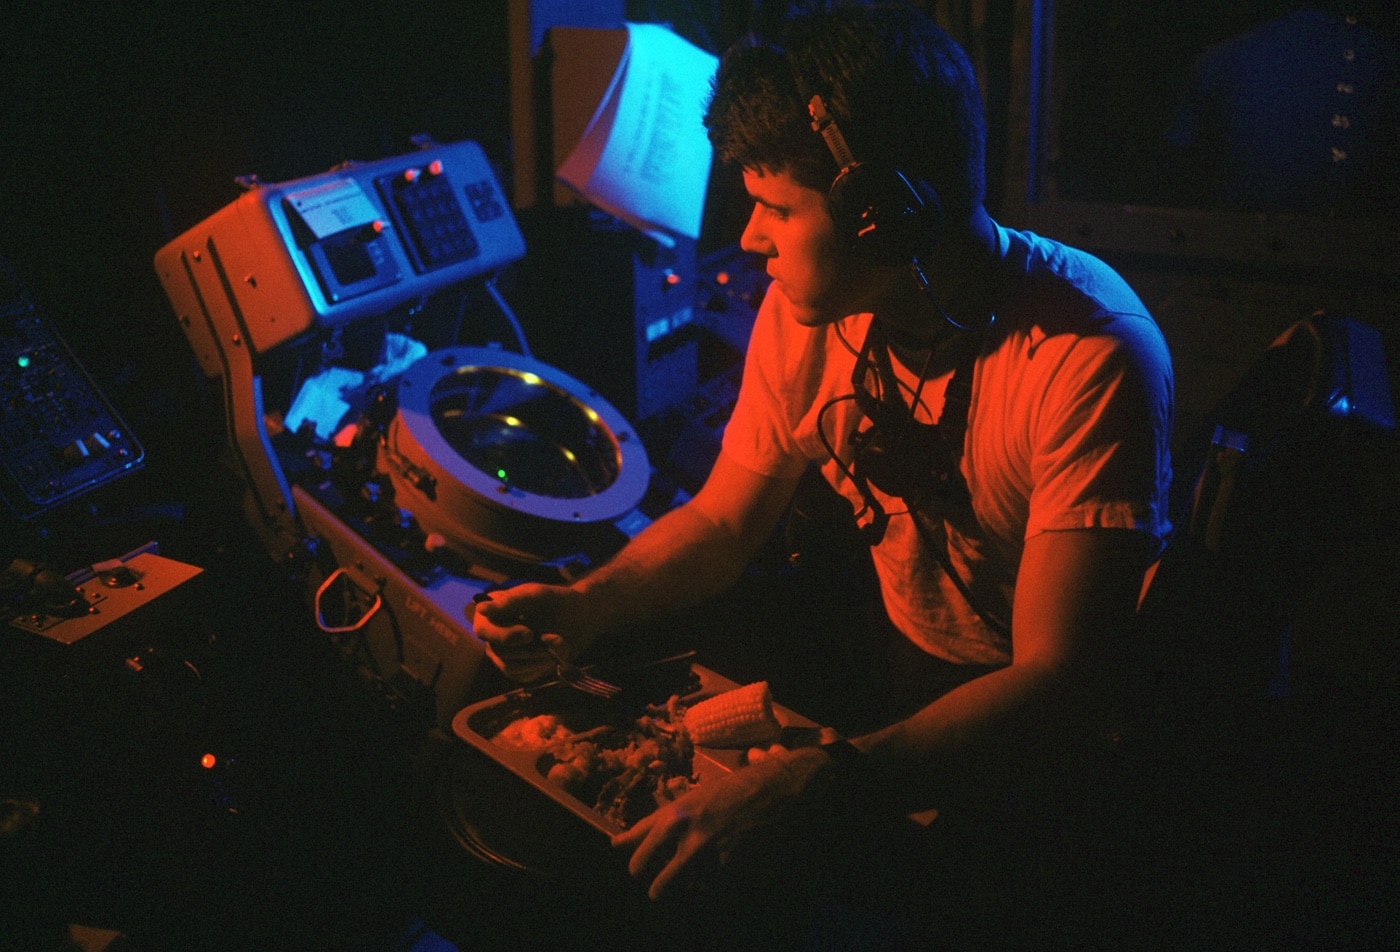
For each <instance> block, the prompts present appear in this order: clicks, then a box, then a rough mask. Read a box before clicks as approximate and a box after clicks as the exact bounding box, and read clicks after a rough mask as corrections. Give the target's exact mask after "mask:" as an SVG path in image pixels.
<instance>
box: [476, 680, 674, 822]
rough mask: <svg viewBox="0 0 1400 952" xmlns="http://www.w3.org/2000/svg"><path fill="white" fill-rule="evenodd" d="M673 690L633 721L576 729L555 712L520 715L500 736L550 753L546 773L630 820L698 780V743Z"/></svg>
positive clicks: (509, 743)
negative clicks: (688, 729)
mask: <svg viewBox="0 0 1400 952" xmlns="http://www.w3.org/2000/svg"><path fill="white" fill-rule="evenodd" d="M682 716H683V708H682V707H681V705H680V702H679V700H678V699H677V698H676V697H675V696H674V695H673V696H672V697H671V698H670V699H669V700H668V701H667V702H666V703H665V704H664V705H651V706H648V708H647V709H646V712H645V713H644V714H643V715H642V716H640V717H638V718H637V719H636V720H634V721H633V722H631V723H628V724H604V725H601V726H598V727H595V728H592V729H591V730H585V731H574V730H571V729H569V728H568V727H567V726H565V725H564V724H563V723H562V722H561V720H560V719H559V718H558V717H556V716H555V715H553V714H542V715H538V716H535V717H525V718H518V719H516V720H514V721H511V722H510V723H509V724H507V725H506V726H505V727H504V728H503V729H502V730H501V731H500V732H499V733H497V734H496V735H495V736H494V737H492V738H491V739H492V741H493V742H494V743H497V744H500V745H501V746H504V747H512V748H515V749H517V750H537V751H539V752H541V753H542V754H546V755H547V756H548V758H549V760H548V761H547V763H548V768H547V773H546V776H547V777H548V778H549V780H550V782H551V783H554V784H556V785H558V786H560V787H562V788H563V789H565V790H567V791H568V792H569V793H570V794H572V795H573V796H575V797H577V798H578V799H580V800H582V801H583V802H584V803H591V804H593V807H594V809H596V810H597V811H598V812H599V813H601V814H602V815H603V816H605V817H607V818H608V819H609V820H611V821H613V822H614V823H616V824H617V825H619V826H621V827H624V828H626V827H629V826H631V825H632V824H633V823H635V822H637V821H638V820H640V819H641V818H642V817H644V816H646V815H647V814H649V813H651V812H652V811H653V810H655V809H656V808H657V807H658V806H660V805H661V804H663V803H666V802H669V801H671V800H674V799H676V798H677V797H679V796H680V795H681V794H683V793H685V792H686V791H687V790H689V789H690V785H691V784H692V783H693V782H694V766H693V762H692V760H693V756H692V755H693V748H692V746H691V741H690V736H689V734H687V733H686V731H685V729H684V727H683V726H682V723H681V721H682Z"/></svg>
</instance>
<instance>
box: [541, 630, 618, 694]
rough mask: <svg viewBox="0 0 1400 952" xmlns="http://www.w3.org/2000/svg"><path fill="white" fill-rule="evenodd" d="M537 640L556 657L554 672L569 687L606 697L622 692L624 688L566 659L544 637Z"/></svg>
mask: <svg viewBox="0 0 1400 952" xmlns="http://www.w3.org/2000/svg"><path fill="white" fill-rule="evenodd" d="M537 640H538V641H539V643H540V645H542V646H543V647H544V650H545V651H548V652H549V654H550V656H551V657H552V658H554V673H555V674H557V675H558V676H559V680H560V681H563V682H564V683H565V684H567V685H569V687H571V688H576V689H578V690H580V691H584V692H587V693H588V694H596V695H597V696H598V697H604V698H614V697H617V696H618V695H619V694H621V693H622V688H621V687H619V686H618V685H616V684H613V683H611V682H610V681H604V680H603V679H602V678H599V677H595V676H594V675H591V674H589V673H588V672H587V671H585V670H583V669H582V668H580V667H579V666H578V665H576V664H574V663H573V662H572V661H566V660H565V659H564V656H563V655H561V654H560V653H559V652H558V651H556V650H555V649H554V646H553V645H551V644H550V643H549V642H547V641H545V640H544V639H543V638H539V639H537Z"/></svg>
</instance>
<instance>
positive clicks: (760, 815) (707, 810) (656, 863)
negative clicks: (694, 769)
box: [612, 749, 830, 899]
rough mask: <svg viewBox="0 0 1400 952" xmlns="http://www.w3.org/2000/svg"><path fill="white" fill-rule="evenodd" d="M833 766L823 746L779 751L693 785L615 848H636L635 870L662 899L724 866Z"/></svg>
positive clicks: (630, 864)
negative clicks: (742, 842)
mask: <svg viewBox="0 0 1400 952" xmlns="http://www.w3.org/2000/svg"><path fill="white" fill-rule="evenodd" d="M829 763H830V759H829V758H828V757H827V755H826V754H825V753H823V752H822V751H820V750H816V749H802V750H795V751H783V752H781V753H774V754H772V755H770V756H767V757H765V758H764V759H763V760H761V761H759V762H757V763H751V764H750V765H748V766H747V767H743V768H741V769H739V770H736V771H734V772H733V773H732V774H727V775H725V776H722V777H716V778H714V779H712V780H709V781H707V782H705V783H703V784H700V785H698V786H696V787H694V788H693V789H691V791H690V792H689V793H687V794H686V795H685V796H683V797H681V798H680V799H679V800H676V801H674V802H672V803H668V804H667V805H665V806H663V807H662V808H661V809H659V810H657V811H656V812H655V813H652V814H651V815H650V816H647V817H644V818H643V819H641V820H639V821H638V822H637V823H636V825H634V826H633V827H632V828H631V829H629V830H627V831H625V832H623V833H619V834H617V835H616V836H614V837H613V841H612V842H613V846H614V847H616V848H617V849H622V850H631V851H632V858H631V860H630V861H629V862H628V864H627V869H628V872H630V873H631V874H632V876H633V877H635V878H637V879H650V880H651V886H650V888H649V889H648V890H647V895H649V896H650V897H651V898H652V899H658V898H660V897H661V896H663V895H665V894H666V893H667V892H668V891H670V890H672V889H674V888H675V887H676V885H677V883H678V882H680V881H682V877H684V878H691V877H693V876H695V875H697V874H703V873H705V872H708V871H712V870H713V869H716V868H718V867H719V866H722V865H723V864H724V863H725V862H726V861H727V860H728V858H729V854H730V851H731V850H732V849H733V846H734V844H735V843H736V842H737V841H738V840H739V839H740V838H741V837H742V836H743V835H744V834H745V833H747V832H749V831H751V830H754V829H756V828H758V827H760V826H764V825H767V824H769V823H772V822H774V821H775V820H777V819H778V818H780V817H781V816H782V815H783V814H784V813H785V811H786V810H787V809H789V808H790V806H791V804H792V802H793V801H794V800H795V799H796V798H797V797H798V796H799V795H800V794H801V793H802V791H803V790H804V789H806V787H807V784H808V782H809V781H810V780H811V778H812V777H813V776H814V775H815V774H816V773H817V772H818V771H820V770H821V769H822V768H823V767H824V766H826V765H827V764H829Z"/></svg>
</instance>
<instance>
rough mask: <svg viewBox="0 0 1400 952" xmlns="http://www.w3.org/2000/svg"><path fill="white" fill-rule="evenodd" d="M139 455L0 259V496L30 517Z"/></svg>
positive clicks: (135, 464) (120, 470)
mask: <svg viewBox="0 0 1400 952" xmlns="http://www.w3.org/2000/svg"><path fill="white" fill-rule="evenodd" d="M144 456H145V453H144V451H143V450H142V448H141V445H140V444H139V443H138V442H137V441H136V438H135V436H133V435H132V433H131V431H130V430H128V429H127V427H126V424H125V423H123V422H122V420H121V419H120V418H119V417H118V416H117V412H116V410H114V409H113V408H112V406H111V404H110V403H108V401H107V399H106V397H104V396H103V395H102V393H101V392H100V391H99V390H98V389H97V386H96V385H95V384H94V383H93V382H92V380H91V378H89V377H88V375H87V372H86V371H85V370H84V369H83V367H82V365H81V364H79V363H78V360H77V358H76V357H74V356H73V354H72V352H71V351H70V350H69V349H68V347H67V345H66V344H65V343H64V342H63V340H62V339H60V337H59V335H58V332H57V331H56V330H55V329H54V328H53V327H52V326H50V324H49V322H48V320H47V318H46V317H45V316H44V315H43V313H42V312H41V311H40V309H39V308H38V307H37V306H36V305H35V303H34V302H33V301H32V300H31V299H30V297H29V295H28V293H27V292H26V291H25V289H24V288H23V287H22V286H21V285H20V283H19V281H18V279H17V278H16V277H15V276H14V274H13V273H12V272H11V271H10V269H9V267H8V265H6V264H5V263H4V262H0V471H3V472H2V473H0V475H2V476H3V478H0V491H2V492H3V495H4V497H5V502H6V503H7V504H8V505H9V508H10V510H11V511H12V512H13V513H14V514H15V515H17V516H19V517H20V518H24V519H27V518H30V517H31V516H34V515H37V514H39V513H41V512H44V511H45V510H48V509H51V508H52V507H54V506H57V505H59V504H60V503H63V502H65V501H67V500H69V499H72V498H75V497H77V496H79V495H81V494H83V493H85V492H87V491H88V490H90V489H94V488H96V487H97V486H99V485H102V484H104V483H108V482H111V481H112V480H114V479H116V478H118V477H119V476H122V475H123V474H125V473H128V472H132V471H133V470H135V469H137V468H139V467H140V465H141V464H142V462H143V460H144Z"/></svg>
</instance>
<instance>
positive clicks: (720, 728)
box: [684, 681, 782, 747]
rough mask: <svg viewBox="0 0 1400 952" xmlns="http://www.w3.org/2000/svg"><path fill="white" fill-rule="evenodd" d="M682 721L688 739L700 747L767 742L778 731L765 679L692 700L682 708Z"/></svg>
mask: <svg viewBox="0 0 1400 952" xmlns="http://www.w3.org/2000/svg"><path fill="white" fill-rule="evenodd" d="M684 724H685V729H686V731H687V732H688V733H689V734H690V739H691V741H692V742H693V743H695V744H699V745H700V746H702V747H752V746H753V745H755V744H769V743H771V742H772V741H774V740H777V738H778V735H779V733H781V731H782V725H781V724H779V723H778V719H777V717H776V716H775V715H774V714H773V695H772V693H771V692H770V691H769V690H768V682H767V681H755V682H754V683H753V684H749V685H745V686H744V687H741V688H734V689H733V690H731V691H725V692H724V693H723V694H716V695H715V696H714V697H710V698H706V699H705V700H703V701H698V702H696V703H695V704H693V705H691V706H690V708H689V709H687V710H686V712H685V720H684Z"/></svg>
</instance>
